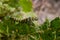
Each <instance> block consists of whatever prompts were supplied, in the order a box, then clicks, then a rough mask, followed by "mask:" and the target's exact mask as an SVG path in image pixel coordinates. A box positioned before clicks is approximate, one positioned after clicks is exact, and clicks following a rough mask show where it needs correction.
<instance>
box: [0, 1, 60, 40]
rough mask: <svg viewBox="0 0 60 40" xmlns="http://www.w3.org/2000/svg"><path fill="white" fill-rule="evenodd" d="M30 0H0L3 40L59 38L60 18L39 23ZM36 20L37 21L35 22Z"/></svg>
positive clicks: (0, 28)
mask: <svg viewBox="0 0 60 40" xmlns="http://www.w3.org/2000/svg"><path fill="white" fill-rule="evenodd" d="M31 9H32V3H31V1H30V0H0V38H1V39H2V40H15V39H16V40H26V39H27V40H59V39H60V18H59V17H57V18H56V19H54V20H52V21H51V22H49V20H48V19H46V22H45V23H44V24H42V25H37V24H38V23H37V22H36V19H37V18H36V15H35V14H34V13H33V12H32V11H31ZM34 21H35V22H34Z"/></svg>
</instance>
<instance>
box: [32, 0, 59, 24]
mask: <svg viewBox="0 0 60 40" xmlns="http://www.w3.org/2000/svg"><path fill="white" fill-rule="evenodd" d="M32 4H33V9H34V11H35V13H36V14H37V16H38V22H39V23H40V24H43V23H44V22H45V19H46V18H47V19H48V20H50V21H51V20H53V19H55V18H56V17H59V16H60V0H32Z"/></svg>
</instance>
